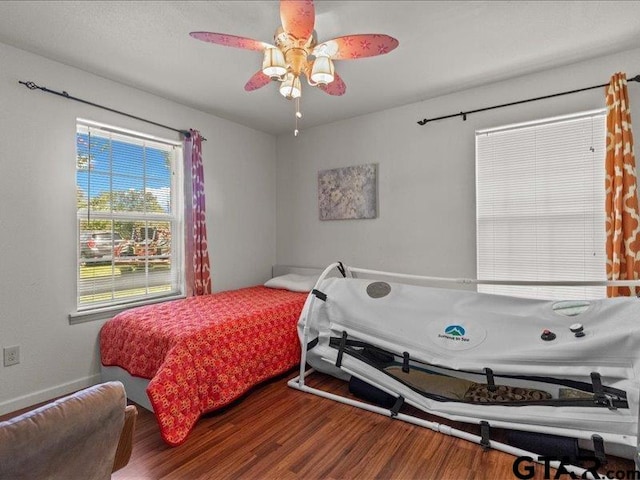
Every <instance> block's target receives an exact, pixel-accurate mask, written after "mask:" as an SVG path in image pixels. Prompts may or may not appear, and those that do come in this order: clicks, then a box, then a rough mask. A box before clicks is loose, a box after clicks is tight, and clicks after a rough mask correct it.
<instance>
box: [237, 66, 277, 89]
mask: <svg viewBox="0 0 640 480" xmlns="http://www.w3.org/2000/svg"><path fill="white" fill-rule="evenodd" d="M270 81H271V78H270V77H267V76H266V75H265V74H264V73H262V70H258V71H257V72H256V73H254V74H253V76H252V77H251V78H250V79H249V81H248V82H247V83H246V85H245V86H244V89H245V90H246V91H247V92H253V91H254V90H257V89H259V88H262V87H264V86H265V85H266V84H267V83H269V82H270Z"/></svg>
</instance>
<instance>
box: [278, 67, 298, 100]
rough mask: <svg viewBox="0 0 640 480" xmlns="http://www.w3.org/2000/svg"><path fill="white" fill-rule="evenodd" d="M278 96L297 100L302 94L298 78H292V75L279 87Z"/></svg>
mask: <svg viewBox="0 0 640 480" xmlns="http://www.w3.org/2000/svg"><path fill="white" fill-rule="evenodd" d="M280 94H281V95H282V96H283V97H286V98H298V97H299V96H300V95H301V94H302V86H301V85H300V77H294V76H293V74H292V73H289V74H288V75H287V78H286V80H285V81H284V82H282V84H281V85H280Z"/></svg>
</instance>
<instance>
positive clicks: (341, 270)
mask: <svg viewBox="0 0 640 480" xmlns="http://www.w3.org/2000/svg"><path fill="white" fill-rule="evenodd" d="M338 271H339V272H340V273H341V274H342V276H343V277H344V278H347V270H346V269H345V268H344V265H343V264H342V262H338Z"/></svg>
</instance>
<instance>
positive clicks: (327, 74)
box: [311, 57, 335, 85]
mask: <svg viewBox="0 0 640 480" xmlns="http://www.w3.org/2000/svg"><path fill="white" fill-rule="evenodd" d="M334 78H335V69H334V67H333V61H332V60H331V59H330V58H329V57H316V59H315V61H314V62H313V67H312V68H311V81H312V82H313V83H316V84H320V85H327V84H329V83H331V82H333V80H334Z"/></svg>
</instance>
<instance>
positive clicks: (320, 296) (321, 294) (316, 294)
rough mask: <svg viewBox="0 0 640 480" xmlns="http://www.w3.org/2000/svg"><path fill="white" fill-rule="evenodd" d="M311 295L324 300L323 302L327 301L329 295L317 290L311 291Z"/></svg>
mask: <svg viewBox="0 0 640 480" xmlns="http://www.w3.org/2000/svg"><path fill="white" fill-rule="evenodd" d="M311 293H312V294H313V295H315V296H316V298H318V299H320V300H322V301H323V302H326V301H327V294H326V293H322V292H321V291H320V290H316V289H315V288H314V289H313V290H311Z"/></svg>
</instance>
